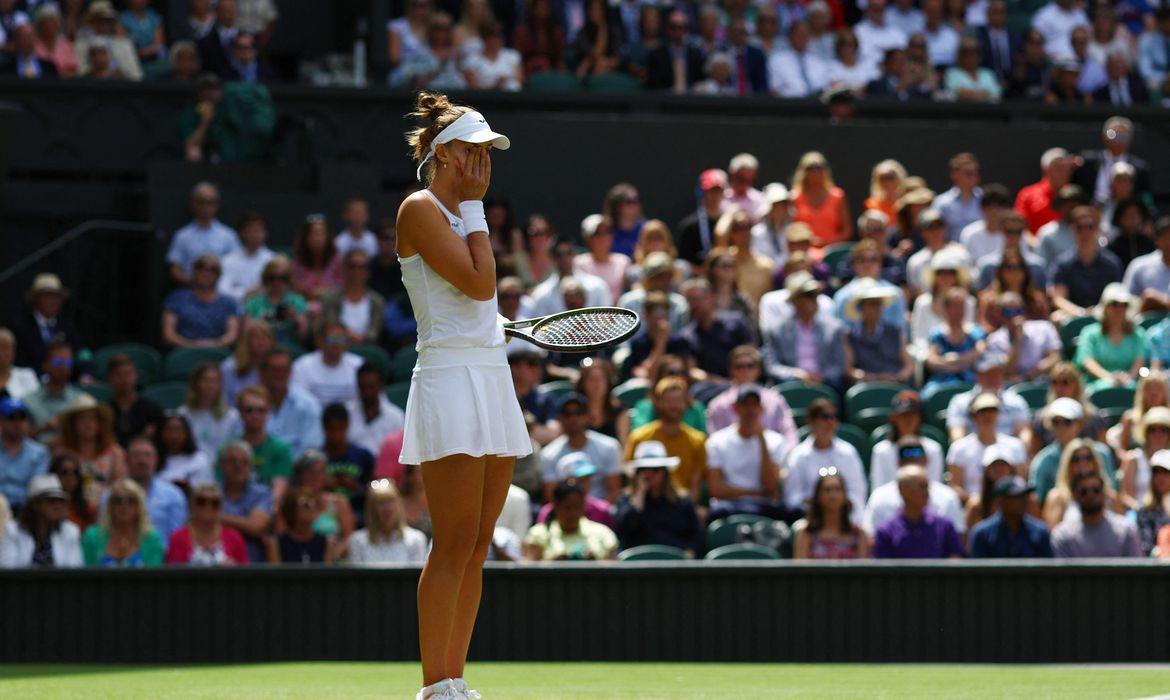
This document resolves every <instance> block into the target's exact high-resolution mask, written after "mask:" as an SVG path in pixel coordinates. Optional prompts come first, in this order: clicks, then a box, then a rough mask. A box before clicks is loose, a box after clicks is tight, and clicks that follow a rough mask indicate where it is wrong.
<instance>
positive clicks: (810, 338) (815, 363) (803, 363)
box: [796, 321, 821, 374]
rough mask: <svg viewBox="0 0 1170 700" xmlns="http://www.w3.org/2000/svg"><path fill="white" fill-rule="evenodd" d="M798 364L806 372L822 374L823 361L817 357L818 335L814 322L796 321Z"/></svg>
mask: <svg viewBox="0 0 1170 700" xmlns="http://www.w3.org/2000/svg"><path fill="white" fill-rule="evenodd" d="M796 366H797V367H799V368H800V369H803V370H804V371H805V372H815V373H817V374H820V372H821V362H820V360H818V359H817V337H816V334H815V333H813V327H812V324H809V325H807V326H806V325H805V324H803V323H801V322H800V321H797V322H796Z"/></svg>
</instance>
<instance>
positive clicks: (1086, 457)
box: [1070, 452, 1096, 464]
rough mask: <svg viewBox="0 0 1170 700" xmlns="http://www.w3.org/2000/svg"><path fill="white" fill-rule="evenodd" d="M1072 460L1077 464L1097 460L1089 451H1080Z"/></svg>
mask: <svg viewBox="0 0 1170 700" xmlns="http://www.w3.org/2000/svg"><path fill="white" fill-rule="evenodd" d="M1070 461H1071V462H1073V463H1074V464H1075V463H1078V462H1093V461H1096V460H1094V459H1093V455H1091V454H1089V453H1087V452H1078V453H1076V454H1075V455H1073V456H1072V459H1071V460H1070Z"/></svg>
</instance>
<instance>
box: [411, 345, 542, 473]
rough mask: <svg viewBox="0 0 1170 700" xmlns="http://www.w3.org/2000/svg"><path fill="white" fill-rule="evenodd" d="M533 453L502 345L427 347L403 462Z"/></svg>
mask: <svg viewBox="0 0 1170 700" xmlns="http://www.w3.org/2000/svg"><path fill="white" fill-rule="evenodd" d="M531 453H532V440H531V438H529V437H528V427H527V426H526V425H525V423H524V413H523V412H522V411H521V410H520V402H519V401H518V400H517V399H516V390H515V388H514V387H513V386H512V372H511V370H510V369H509V368H508V359H507V357H506V356H505V354H504V348H503V347H502V346H501V347H493V348H424V349H423V350H422V351H421V352H420V353H419V356H418V362H417V363H416V364H415V366H414V373H413V374H412V375H411V381H410V395H409V396H408V397H407V399H406V426H405V428H404V429H403V435H402V454H401V455H400V456H399V462H401V463H402V464H422V463H423V462H431V461H434V460H436V459H442V458H443V457H448V456H450V455H454V454H466V455H471V456H472V457H482V456H484V455H495V456H498V457H523V456H525V455H529V454H531Z"/></svg>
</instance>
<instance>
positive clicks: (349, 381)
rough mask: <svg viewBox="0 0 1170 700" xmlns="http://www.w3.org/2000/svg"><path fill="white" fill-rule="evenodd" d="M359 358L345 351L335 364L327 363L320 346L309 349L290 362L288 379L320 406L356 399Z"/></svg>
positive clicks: (360, 362) (360, 359) (360, 363)
mask: <svg viewBox="0 0 1170 700" xmlns="http://www.w3.org/2000/svg"><path fill="white" fill-rule="evenodd" d="M362 362H363V360H362V358H361V357H359V356H358V355H355V354H353V353H351V352H346V353H342V355H341V360H340V361H339V362H338V363H337V365H336V366H333V367H330V366H329V365H327V364H325V358H324V355H322V354H321V351H320V350H318V351H316V352H311V353H309V354H307V355H303V356H301V357H299V358H297V360H296V362H294V363H293V367H292V380H291V383H292V384H293V385H294V386H298V387H300V388H302V389H304V390H305V391H307V392H308V393H310V394H312V396H313V398H315V399H317V402H318V403H319V404H321V407H322V408H324V407H325V406H328V405H329V404H331V403H342V404H343V403H346V402H348V401H357V399H358V390H357V371H358V368H359V367H361V366H362Z"/></svg>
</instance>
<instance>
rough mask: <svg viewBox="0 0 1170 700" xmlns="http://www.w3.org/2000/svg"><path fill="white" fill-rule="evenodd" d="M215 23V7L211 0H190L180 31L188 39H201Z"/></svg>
mask: <svg viewBox="0 0 1170 700" xmlns="http://www.w3.org/2000/svg"><path fill="white" fill-rule="evenodd" d="M214 25H215V8H214V7H213V6H212V2H211V0H191V2H190V10H189V12H188V13H187V20H186V23H185V25H184V27H183V29H184V30H185V31H183V32H181V34H184V35H185V36H187V37H188V38H190V39H195V40H198V39H202V38H203V37H204V36H206V35H207V33H208V32H209V31H211V28H212V27H213V26H214Z"/></svg>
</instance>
